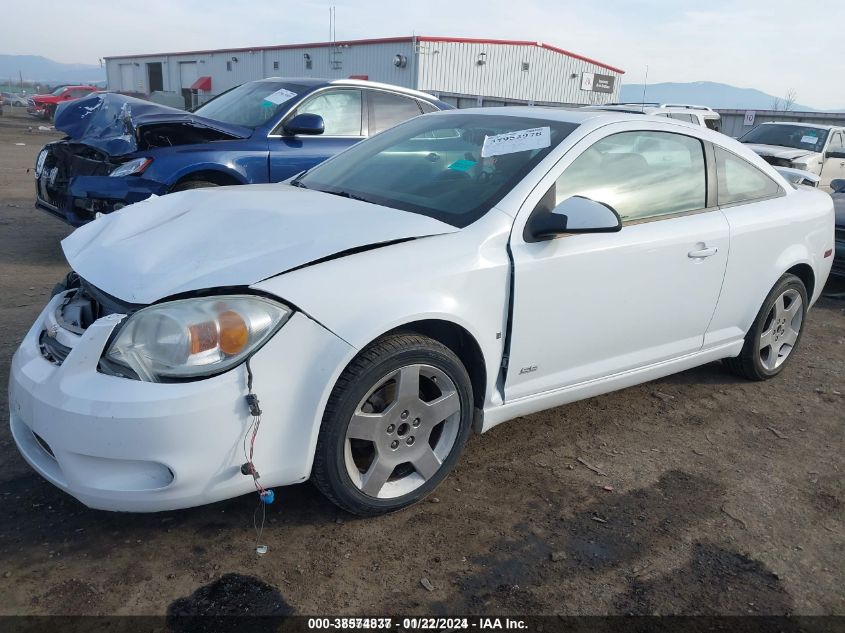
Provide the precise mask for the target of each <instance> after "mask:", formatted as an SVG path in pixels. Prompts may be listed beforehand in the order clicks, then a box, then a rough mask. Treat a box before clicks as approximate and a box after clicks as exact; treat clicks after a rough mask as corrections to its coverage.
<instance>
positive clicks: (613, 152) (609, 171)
mask: <svg viewBox="0 0 845 633" xmlns="http://www.w3.org/2000/svg"><path fill="white" fill-rule="evenodd" d="M575 195H578V196H585V197H587V198H591V199H593V200H596V201H598V202H603V203H605V204H608V205H610V206H611V207H613V208H614V209H616V211H617V212H618V213H619V215H620V216H621V217H622V220H623V221H632V220H641V219H644V218H650V217H655V216H661V215H670V214H674V213H683V212H686V211H697V210H699V209H704V208H705V207H706V206H707V202H706V198H707V178H706V170H705V166H704V148H703V146H702V145H701V141H699V140H698V139H696V138H692V137H690V136H685V135H683V134H672V133H668V132H650V131H642V132H621V133H619V134H613V135H612V136H608V137H607V138H603V139H602V140H600V141H598V142H597V143H595V144H594V145H592V146H591V147H589V148H588V149H587V150H585V151H584V153H582V154H581V155H580V156H579V157H578V158H576V159H575V160H574V161H573V162H572V164H571V165H569V167H567V168H566V170H565V171H564V172H563V174H561V176H560V177H559V178H558V179H557V182H556V183H555V204H556V205H557V204H560V203H561V202H563V201H564V200H566V199H567V198H569V197H571V196H575Z"/></svg>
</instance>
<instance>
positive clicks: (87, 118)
mask: <svg viewBox="0 0 845 633" xmlns="http://www.w3.org/2000/svg"><path fill="white" fill-rule="evenodd" d="M450 107H451V106H449V105H447V104H445V103H443V102H441V101H439V100H437V99H436V98H434V97H432V96H431V95H429V94H426V93H423V92H418V91H415V90H408V89H405V88H400V87H398V86H391V85H386V84H379V83H375V82H371V81H364V80H356V79H342V80H332V81H329V80H324V79H309V78H303V79H281V78H268V79H261V80H258V81H252V82H249V83H245V84H243V85H241V86H238V87H237V88H234V89H232V90H229V91H228V92H224V93H223V94H221V95H219V96H217V97H215V98H214V99H212V100H211V101H209V102H207V103H206V104H204V105H202V106H201V107H199V108H198V109H196V110H194V111H193V112H185V111H183V110H178V109H176V108H170V107H167V106H163V105H159V104H157V103H152V102H150V101H144V100H141V99H135V98H133V97H127V96H124V95H120V94H114V93H98V94H94V95H92V96H90V97H86V98H84V99H79V100H77V101H74V102H72V103H68V104H67V105H64V106H62V107H61V108H60V109H59V110H58V111H57V112H56V116H55V127H56V129H57V130H59V131H61V132H64V133H65V135H66V136H65V138H63V139H61V140H59V141H55V142H53V143H48V144H47V145H45V146H44V148H43V149H42V150H41V152H40V153H39V154H38V158H37V160H36V164H35V189H36V206H38V207H39V208H41V209H44V210H46V211H48V212H50V213H52V214H54V215H56V216H58V217H59V218H61V219H62V220H64V221H66V222H67V223H69V224H71V225H73V226H79V225H82V224H85V223H86V222H89V221H91V220H93V219H94V218H95V217H96V216H97V214H98V213H110V212H112V211H116V210H118V209H120V208H122V207H124V206H126V205H129V204H132V203H134V202H139V201H141V200H144V199H146V198H149V197H150V196H152V195H159V196H160V195H164V194H167V193H172V192H175V191H184V190H186V189H197V188H201V187H219V186H225V185H239V184H252V183H267V182H281V181H283V180H286V179H288V178H290V177H291V176H293V175H295V174H297V173H300V172H302V171H304V170H306V169H309V168H311V167H313V166H314V165H316V164H317V163H320V162H322V161H323V160H325V159H327V158H329V157H330V156H333V155H334V154H337V153H338V152H340V151H342V150H344V149H346V148H347V147H349V146H351V145H353V144H354V143H357V142H358V141H360V140H361V139H363V138H366V137H368V136H371V135H373V134H376V133H378V132H380V131H382V130H385V129H387V128H389V127H392V126H394V125H396V124H397V123H400V122H402V121H405V120H407V119H410V118H413V117H415V116H418V115H420V114H425V113H428V112H434V111H437V110H444V109H448V108H450Z"/></svg>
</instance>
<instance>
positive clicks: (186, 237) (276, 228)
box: [62, 185, 458, 304]
mask: <svg viewBox="0 0 845 633" xmlns="http://www.w3.org/2000/svg"><path fill="white" fill-rule="evenodd" d="M457 230H458V229H457V228H455V227H453V226H451V225H449V224H445V223H443V222H440V221H438V220H434V219H432V218H428V217H425V216H422V215H417V214H414V213H408V212H405V211H398V210H396V209H390V208H387V207H381V206H378V205H374V204H369V203H365V202H359V201H356V200H350V199H349V198H342V197H339V196H333V195H329V194H325V193H320V192H315V191H307V190H305V189H299V188H296V187H291V186H288V185H248V186H237V187H220V188H213V189H195V190H191V191H185V192H181V193H175V194H170V195H168V196H164V197H161V198H157V197H154V198H150V199H149V200H145V201H144V202H139V203H137V204H133V205H131V206H128V207H126V208H125V209H122V210H120V211H117V212H115V213H111V214H109V215H104V216H102V217H100V218H98V219H96V220H94V221H93V222H91V223H89V224H87V225H85V226H83V227H81V228H79V229H77V230H76V231H74V232H73V233H72V234H71V235H70V236H68V237H67V238H65V239H64V240H63V241H62V249H63V250H64V253H65V257H66V258H67V261H68V263H69V264H70V265H71V267H72V268H73V270H75V271H76V272H77V273H78V274H79V275H81V276H82V277H83V278H84V279H86V280H87V281H89V282H90V283H92V284H94V285H95V286H97V287H98V288H100V289H101V290H103V291H105V292H107V293H108V294H110V295H112V296H114V297H117V298H119V299H122V300H124V301H129V302H132V303H141V304H145V303H152V302H154V301H157V300H158V299H161V298H163V297H167V296H170V295H174V294H178V293H182V292H186V291H190V290H200V289H204V288H215V287H225V286H245V285H250V284H254V283H256V282H258V281H261V280H263V279H267V278H268V277H272V276H274V275H278V274H279V273H283V272H285V271H288V270H290V269H292V268H297V267H300V266H303V265H306V264H309V263H311V262H314V261H315V260H319V259H323V258H326V257H331V256H332V255H336V254H338V253H342V252H344V251H349V250H351V249H360V248H364V247H368V246H372V245H378V244H381V243H384V242H391V241H394V240H402V239H409V238H416V237H424V236H428V235H436V234H443V233H452V232H455V231H457ZM350 281H353V280H350Z"/></svg>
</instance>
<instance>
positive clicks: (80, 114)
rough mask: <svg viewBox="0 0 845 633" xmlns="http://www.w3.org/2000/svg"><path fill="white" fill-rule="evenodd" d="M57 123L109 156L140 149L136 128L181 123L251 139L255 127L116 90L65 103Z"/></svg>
mask: <svg viewBox="0 0 845 633" xmlns="http://www.w3.org/2000/svg"><path fill="white" fill-rule="evenodd" d="M53 123H54V125H55V127H56V129H57V130H59V131H61V132H64V133H65V134H67V135H68V137H70V138H71V139H73V140H75V141H79V142H81V143H85V144H86V145H89V146H91V147H94V148H96V149H98V150H100V151H102V152H105V153H106V154H108V155H110V156H123V155H124V154H131V153H132V152H135V151H137V150H138V143H137V141H138V138H137V134H136V133H137V131H138V129H139V128H140V127H142V126H147V125H155V124H158V123H181V124H188V125H193V126H196V127H202V128H208V129H212V130H216V131H217V132H222V133H224V134H228V135H231V136H232V137H233V138H249V136H250V135H251V134H252V129H251V128H248V127H245V126H242V125H233V124H231V123H223V122H222V121H215V120H213V119H206V118H205V117H201V116H197V115H195V114H191V113H190V112H185V111H184V110H178V109H176V108H171V107H169V106H164V105H160V104H158V103H153V102H152V101H144V100H143V99H135V98H134V97H127V96H124V95H121V94H115V93H110V92H106V93H100V94H95V95H92V96H90V97H85V98H83V99H77V100H76V101H70V102H68V103H65V104H62V105H61V106H60V107H59V108H58V110H57V111H56V115H55V118H54V122H53Z"/></svg>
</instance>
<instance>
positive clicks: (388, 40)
mask: <svg viewBox="0 0 845 633" xmlns="http://www.w3.org/2000/svg"><path fill="white" fill-rule="evenodd" d="M413 40H414V37H408V36H406V37H382V38H371V39H364V40H338V41H336V42H307V43H304V44H277V45H275V46H251V47H247V48H215V49H209V50H201V51H181V52H176V53H155V54H147V53H144V54H141V55H114V56H111V57H106V58H105V59H134V58H136V57H169V56H171V55H209V54H213V53H248V52H251V51H262V50H264V51H279V50H287V49H291V48H325V47H328V46H352V45H354V44H392V43H397V42H411V41H413ZM416 40H417V41H418V42H454V43H458V44H503V45H505V46H539V47H540V48H545V49H546V50H550V51H554V52H555V53H560V54H561V55H566V56H567V57H572V58H573V59H579V60H581V61H582V62H587V63H588V64H595V65H596V66H600V67H601V68H606V69H607V70H610V71H612V72H615V73H619V74H620V75H623V74H625V71H624V70H622V69H621V68H616V67H615V66H610V65H608V64H605V63H604V62H600V61H598V60H595V59H591V58H590V57H584V56H583V55H578V54H577V53H573V52H572V51H568V50H566V49H563V48H558V47H557V46H552V45H551V44H544V43H543V42H531V41H528V40H494V39H483V38H472V37H434V36H430V35H418V36H416Z"/></svg>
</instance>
